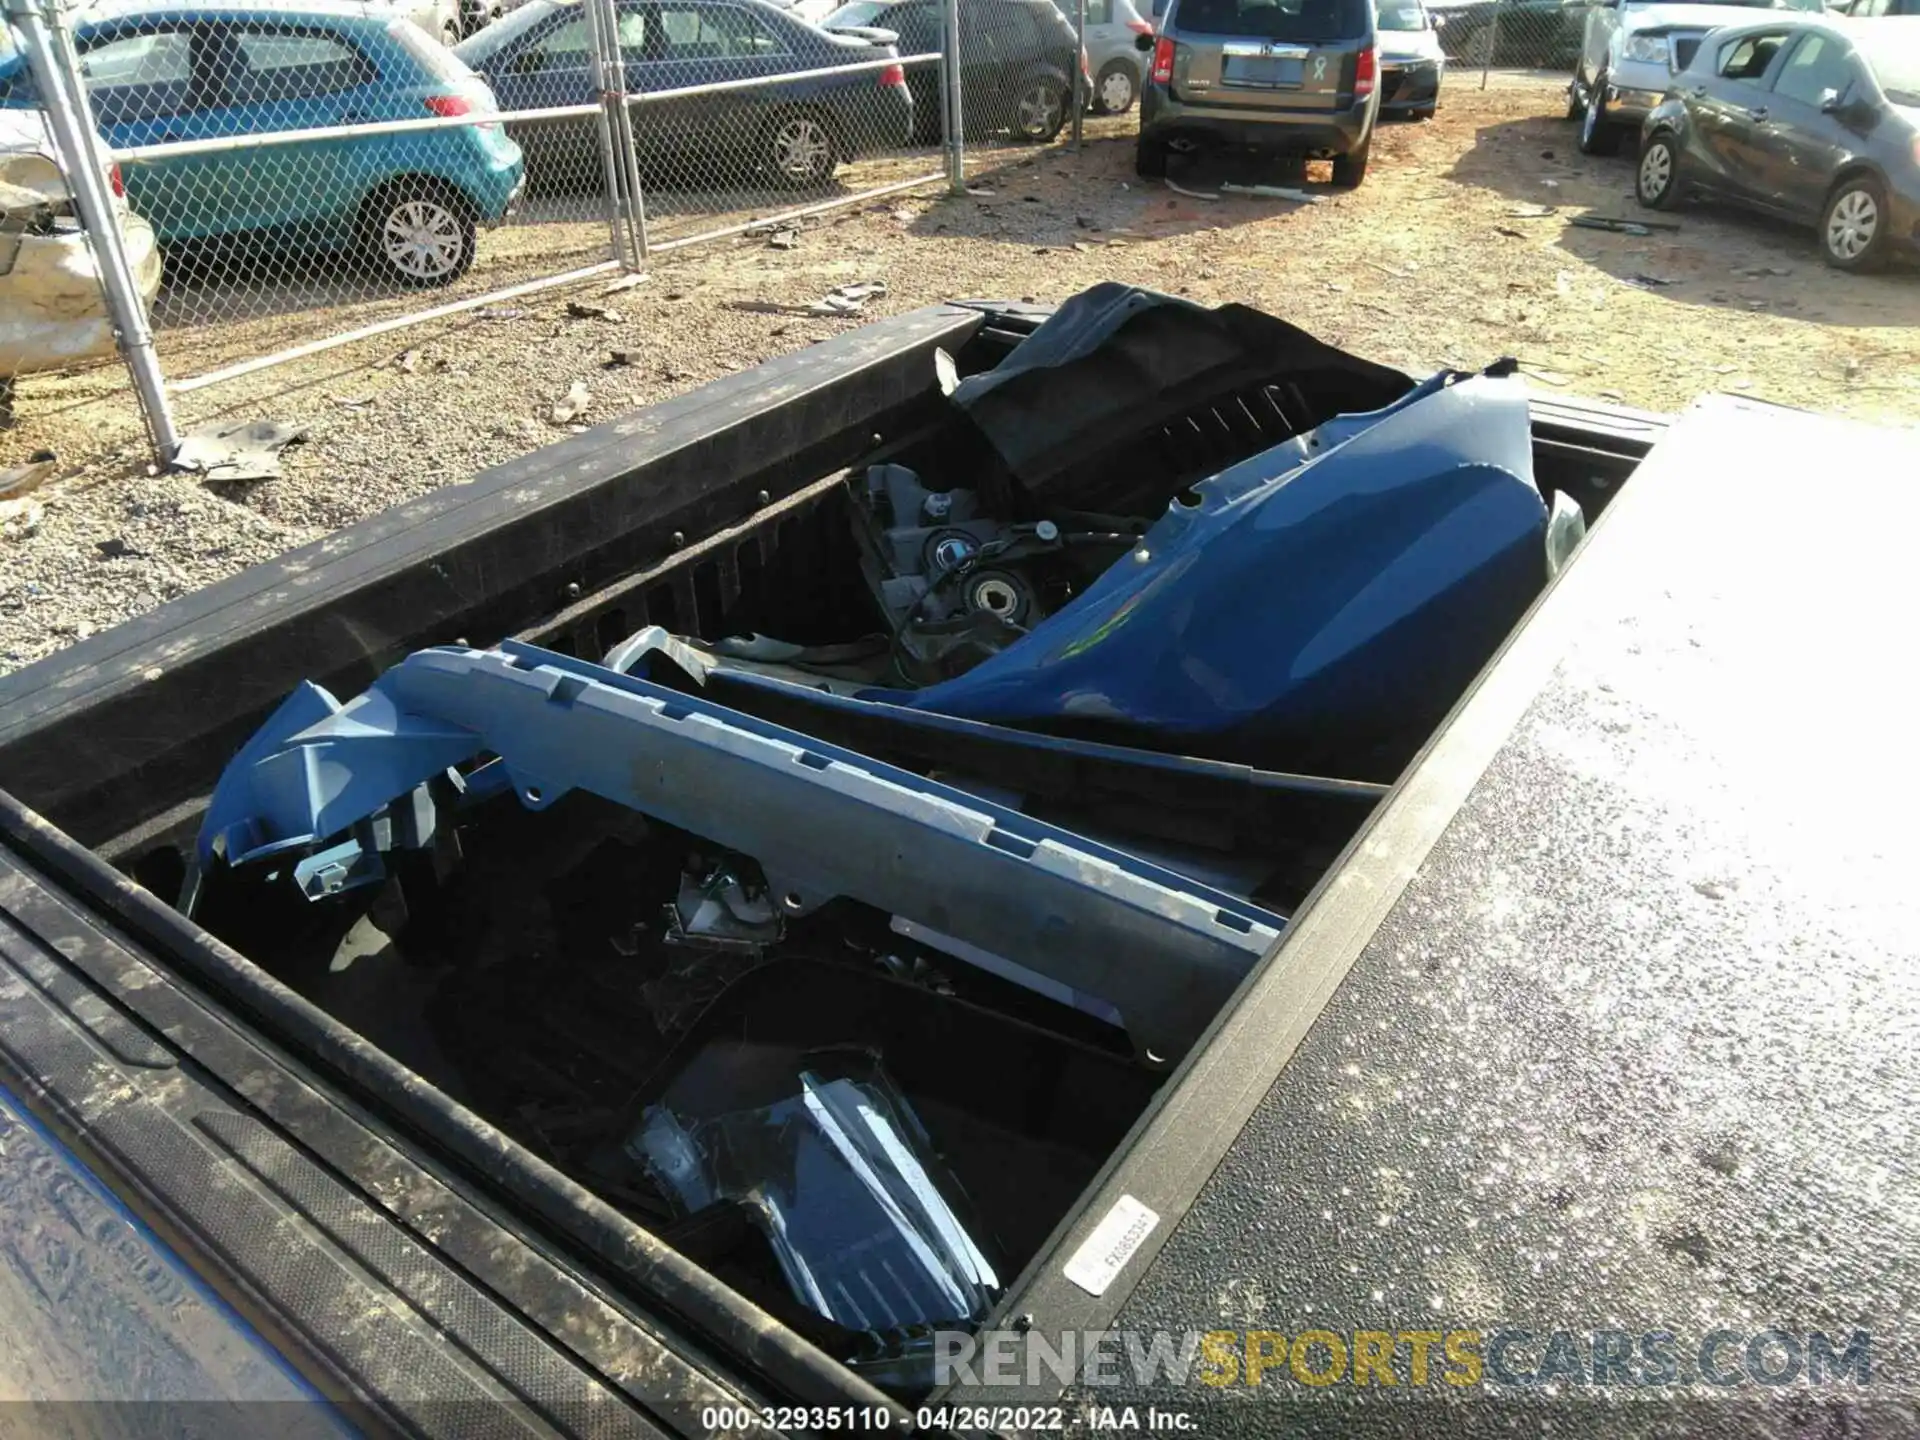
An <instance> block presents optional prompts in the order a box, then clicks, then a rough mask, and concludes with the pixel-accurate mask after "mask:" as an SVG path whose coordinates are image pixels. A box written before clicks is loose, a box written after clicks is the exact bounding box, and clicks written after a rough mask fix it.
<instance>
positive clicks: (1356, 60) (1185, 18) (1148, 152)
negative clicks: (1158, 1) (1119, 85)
mask: <svg viewBox="0 0 1920 1440" xmlns="http://www.w3.org/2000/svg"><path fill="white" fill-rule="evenodd" d="M1140 48H1141V50H1143V51H1147V52H1150V53H1151V54H1152V56H1153V63H1152V65H1151V66H1149V68H1148V72H1147V79H1146V83H1145V85H1144V86H1143V87H1142V88H1141V91H1140V148H1139V152H1138V169H1139V171H1140V173H1141V174H1142V175H1146V176H1150V177H1157V176H1161V175H1164V174H1166V170H1167V152H1168V151H1169V150H1188V149H1195V148H1199V147H1202V146H1217V147H1232V148H1240V149H1253V150H1261V151H1267V152H1270V153H1273V154H1276V155H1286V156H1290V157H1295V156H1297V157H1302V158H1309V159H1331V160H1332V161H1333V183H1334V184H1336V185H1345V186H1354V185H1358V184H1359V183H1360V181H1361V178H1362V177H1363V176H1364V175H1365V174H1366V173H1367V152H1368V150H1369V149H1370V148H1371V146H1372V144H1373V124H1374V120H1375V119H1376V118H1377V117H1378V115H1379V113H1380V88H1379V83H1378V81H1379V74H1380V55H1379V50H1378V48H1377V46H1376V45H1375V42H1374V19H1373V5H1372V4H1371V3H1370V0H1173V3H1172V5H1171V6H1170V7H1169V8H1168V11H1167V15H1166V19H1165V21H1164V22H1163V23H1162V25H1161V29H1160V34H1159V36H1158V38H1157V39H1156V38H1155V37H1153V36H1149V35H1143V36H1141V37H1140Z"/></svg>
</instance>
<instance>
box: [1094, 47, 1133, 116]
mask: <svg viewBox="0 0 1920 1440" xmlns="http://www.w3.org/2000/svg"><path fill="white" fill-rule="evenodd" d="M1139 89H1140V85H1139V82H1138V81H1137V80H1135V79H1134V74H1133V67H1132V66H1131V65H1129V64H1127V62H1126V61H1124V60H1109V61H1108V62H1107V63H1106V65H1105V66H1104V67H1102V69H1101V71H1100V73H1099V74H1098V75H1097V76H1095V77H1094V81H1093V108H1094V109H1095V110H1096V111H1098V112H1099V113H1100V114H1102V115H1124V114H1126V113H1127V111H1129V110H1131V109H1132V108H1133V98H1134V95H1135V94H1136V93H1137V92H1138V91H1139Z"/></svg>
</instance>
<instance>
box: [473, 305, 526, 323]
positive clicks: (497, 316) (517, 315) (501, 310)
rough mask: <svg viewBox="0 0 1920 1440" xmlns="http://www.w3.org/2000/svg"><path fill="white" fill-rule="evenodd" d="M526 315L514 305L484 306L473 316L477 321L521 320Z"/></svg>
mask: <svg viewBox="0 0 1920 1440" xmlns="http://www.w3.org/2000/svg"><path fill="white" fill-rule="evenodd" d="M526 313H527V312H526V311H524V310H522V309H519V308H518V307H516V306H513V305H483V306H481V307H480V308H479V309H478V310H476V311H474V312H473V315H474V318H475V319H476V320H519V319H521V318H523V317H524V316H525V315H526Z"/></svg>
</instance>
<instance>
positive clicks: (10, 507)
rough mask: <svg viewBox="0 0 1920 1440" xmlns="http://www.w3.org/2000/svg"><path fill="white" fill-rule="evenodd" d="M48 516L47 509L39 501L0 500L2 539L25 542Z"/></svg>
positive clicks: (0, 531)
mask: <svg viewBox="0 0 1920 1440" xmlns="http://www.w3.org/2000/svg"><path fill="white" fill-rule="evenodd" d="M46 514H47V507H46V506H44V505H42V504H41V503H40V502H39V501H38V500H29V499H20V500H0V539H6V540H25V539H26V538H27V537H28V536H29V535H32V534H33V533H34V532H35V531H36V530H38V529H39V528H40V522H41V521H42V520H43V519H45V518H46Z"/></svg>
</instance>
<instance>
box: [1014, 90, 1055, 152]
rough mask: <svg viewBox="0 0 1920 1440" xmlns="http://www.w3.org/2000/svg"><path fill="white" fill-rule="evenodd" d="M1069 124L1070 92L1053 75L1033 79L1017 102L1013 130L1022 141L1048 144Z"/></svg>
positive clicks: (1015, 103)
mask: <svg viewBox="0 0 1920 1440" xmlns="http://www.w3.org/2000/svg"><path fill="white" fill-rule="evenodd" d="M1066 123H1067V90H1066V87H1065V86H1064V85H1062V84H1061V83H1060V82H1059V81H1058V80H1056V79H1054V78H1053V77H1052V76H1051V75H1040V76H1036V77H1035V78H1034V79H1032V80H1029V81H1028V82H1027V83H1026V86H1025V87H1024V88H1023V89H1022V90H1021V91H1020V97H1019V98H1018V99H1017V100H1015V101H1014V102H1013V131H1014V134H1016V135H1018V136H1019V137H1020V138H1021V139H1022V140H1030V141H1032V142H1033V143H1034V144H1036V145H1044V144H1046V143H1047V142H1048V141H1049V140H1051V139H1053V137H1054V136H1056V135H1058V134H1059V133H1060V127H1061V126H1062V125H1064V124H1066Z"/></svg>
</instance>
